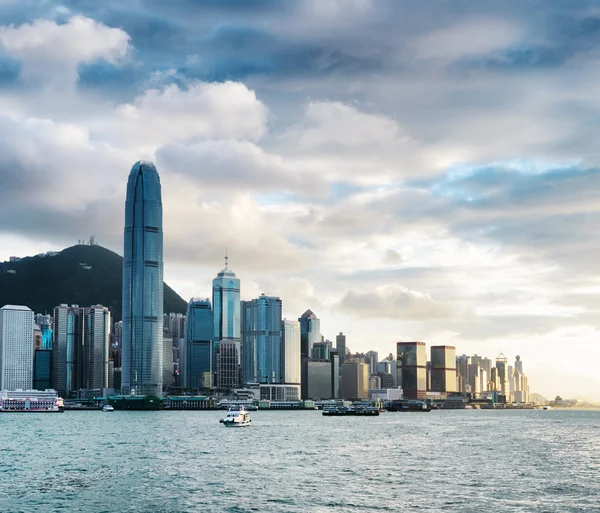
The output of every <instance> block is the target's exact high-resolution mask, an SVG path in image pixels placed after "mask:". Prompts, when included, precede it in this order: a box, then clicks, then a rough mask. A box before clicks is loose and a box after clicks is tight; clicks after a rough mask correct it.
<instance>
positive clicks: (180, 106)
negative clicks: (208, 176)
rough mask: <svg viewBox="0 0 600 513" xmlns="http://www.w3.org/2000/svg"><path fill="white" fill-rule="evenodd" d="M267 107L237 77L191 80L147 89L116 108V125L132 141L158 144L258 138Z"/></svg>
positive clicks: (261, 131)
mask: <svg viewBox="0 0 600 513" xmlns="http://www.w3.org/2000/svg"><path fill="white" fill-rule="evenodd" d="M267 117H268V110H267V108H266V106H265V105H264V104H263V103H262V102H260V101H259V100H258V99H257V98H256V94H255V92H254V91H252V90H250V89H248V87H247V86H245V85H244V84H241V83H239V82H225V83H211V84H207V83H203V82H191V83H190V84H189V85H188V87H187V88H180V87H179V86H178V85H176V84H171V85H168V86H165V87H163V88H162V89H149V90H147V91H145V92H144V93H143V94H142V95H140V96H138V97H137V98H136V99H135V101H134V102H133V103H127V104H125V105H120V106H119V107H118V108H117V119H116V127H115V129H117V130H119V131H120V133H121V134H122V136H123V137H124V138H125V139H126V140H129V141H131V142H135V143H137V144H140V145H154V146H160V145H162V144H167V143H169V142H172V141H180V140H192V141H193V140H198V139H210V138H232V139H248V140H258V139H260V138H261V137H262V136H263V135H264V134H265V132H266V130H267V126H266V124H267Z"/></svg>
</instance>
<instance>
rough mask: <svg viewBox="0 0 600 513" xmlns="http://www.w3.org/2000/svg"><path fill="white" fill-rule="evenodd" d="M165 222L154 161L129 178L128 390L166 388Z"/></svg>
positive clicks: (124, 355) (124, 381) (124, 356)
mask: <svg viewBox="0 0 600 513" xmlns="http://www.w3.org/2000/svg"><path fill="white" fill-rule="evenodd" d="M163 287H164V285H163V227H162V199H161V186H160V178H159V176H158V173H157V171H156V168H155V167H154V164H152V163H150V162H144V161H140V162H137V163H135V164H134V166H133V167H132V168H131V172H130V174H129V180H128V182H127V197H126V200H125V230H124V250H123V334H122V352H121V365H122V374H121V391H122V393H123V394H138V395H146V394H154V395H162V392H163V384H162V378H163Z"/></svg>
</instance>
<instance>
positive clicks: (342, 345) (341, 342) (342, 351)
mask: <svg viewBox="0 0 600 513" xmlns="http://www.w3.org/2000/svg"><path fill="white" fill-rule="evenodd" d="M335 348H336V350H337V353H338V356H339V357H340V365H344V360H345V359H346V335H344V334H343V333H342V332H341V331H340V334H339V335H337V336H336V337H335Z"/></svg>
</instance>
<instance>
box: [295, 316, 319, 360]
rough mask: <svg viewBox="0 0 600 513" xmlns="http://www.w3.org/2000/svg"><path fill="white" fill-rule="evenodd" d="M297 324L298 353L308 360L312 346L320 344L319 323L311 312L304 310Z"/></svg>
mask: <svg viewBox="0 0 600 513" xmlns="http://www.w3.org/2000/svg"><path fill="white" fill-rule="evenodd" d="M298 322H300V352H301V353H302V355H303V356H307V357H309V358H310V357H311V356H312V348H313V344H314V343H315V342H321V321H320V320H319V319H318V318H317V316H316V315H315V314H314V313H313V312H312V311H311V310H306V312H304V313H303V314H302V315H301V316H300V318H299V319H298Z"/></svg>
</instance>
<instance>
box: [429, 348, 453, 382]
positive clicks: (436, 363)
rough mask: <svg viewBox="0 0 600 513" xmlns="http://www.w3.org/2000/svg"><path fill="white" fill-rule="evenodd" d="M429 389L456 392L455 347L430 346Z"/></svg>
mask: <svg viewBox="0 0 600 513" xmlns="http://www.w3.org/2000/svg"><path fill="white" fill-rule="evenodd" d="M430 361H431V390H432V391H433V392H442V393H448V392H456V348H455V347H454V346H431V360H430Z"/></svg>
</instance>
